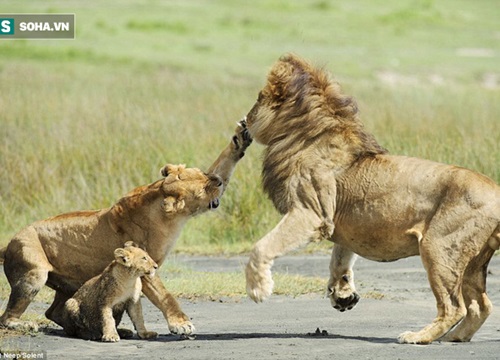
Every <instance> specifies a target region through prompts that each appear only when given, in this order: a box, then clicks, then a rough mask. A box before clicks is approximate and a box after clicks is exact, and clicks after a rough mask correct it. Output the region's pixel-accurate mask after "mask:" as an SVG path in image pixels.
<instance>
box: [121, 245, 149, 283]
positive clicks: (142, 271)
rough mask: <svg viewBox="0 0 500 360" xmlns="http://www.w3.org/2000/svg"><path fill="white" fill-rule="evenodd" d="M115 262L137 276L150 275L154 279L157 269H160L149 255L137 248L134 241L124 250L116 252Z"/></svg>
mask: <svg viewBox="0 0 500 360" xmlns="http://www.w3.org/2000/svg"><path fill="white" fill-rule="evenodd" d="M115 260H116V262H117V263H118V264H120V265H123V266H125V267H126V268H128V269H130V270H131V271H132V272H133V273H134V275H137V276H144V275H148V276H151V277H153V276H154V275H155V272H156V269H158V264H156V263H155V262H154V260H153V259H151V257H150V256H149V255H148V253H147V252H145V251H144V250H142V249H141V248H139V247H137V246H135V244H134V243H133V242H132V241H128V242H127V243H125V246H124V247H123V248H118V249H116V250H115Z"/></svg>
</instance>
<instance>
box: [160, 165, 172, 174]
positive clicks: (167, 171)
mask: <svg viewBox="0 0 500 360" xmlns="http://www.w3.org/2000/svg"><path fill="white" fill-rule="evenodd" d="M174 168H175V165H172V164H167V165H165V166H164V167H162V168H161V169H160V174H161V176H164V177H167V176H168V174H170V173H171V172H172V171H173V170H174Z"/></svg>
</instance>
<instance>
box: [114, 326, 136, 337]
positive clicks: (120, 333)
mask: <svg viewBox="0 0 500 360" xmlns="http://www.w3.org/2000/svg"><path fill="white" fill-rule="evenodd" d="M116 331H117V332H118V336H120V339H130V338H133V337H134V332H133V331H132V330H129V329H123V328H119V329H116Z"/></svg>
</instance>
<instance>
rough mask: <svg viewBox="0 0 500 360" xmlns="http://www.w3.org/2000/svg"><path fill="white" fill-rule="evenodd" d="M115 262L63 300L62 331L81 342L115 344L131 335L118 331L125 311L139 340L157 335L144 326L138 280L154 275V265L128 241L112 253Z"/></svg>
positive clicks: (124, 331)
mask: <svg viewBox="0 0 500 360" xmlns="http://www.w3.org/2000/svg"><path fill="white" fill-rule="evenodd" d="M114 254H115V260H113V262H111V264H110V265H109V266H108V267H106V268H105V269H104V271H103V272H102V274H100V275H97V276H95V277H93V278H92V279H90V280H88V281H87V282H86V283H85V284H83V286H82V287H81V288H80V289H79V290H78V291H77V292H76V293H75V294H74V295H73V297H72V298H70V299H69V300H67V301H66V303H65V305H64V309H63V314H62V318H63V324H62V325H63V328H64V330H65V331H66V333H67V334H68V335H70V336H77V337H80V338H82V339H85V340H102V341H106V342H116V341H119V340H120V336H119V335H118V332H120V335H121V336H122V337H131V336H132V332H131V331H130V330H126V329H118V330H117V328H116V326H117V325H118V324H119V323H120V320H121V317H122V315H123V312H124V311H125V310H126V311H127V313H128V314H129V316H130V319H131V320H132V323H133V324H134V327H135V329H136V330H137V334H138V335H139V337H140V338H141V339H151V338H155V337H156V336H157V335H158V334H157V333H156V332H153V331H147V330H146V328H145V327H144V319H143V317H142V307H141V302H140V295H141V290H142V282H141V279H140V277H141V276H144V275H147V276H154V274H155V271H156V269H157V268H158V265H157V264H156V263H155V262H154V261H153V259H151V257H150V256H149V255H148V254H147V253H146V252H145V251H144V250H142V249H140V248H138V247H136V246H135V244H134V243H133V242H132V241H129V242H127V243H125V246H124V248H118V249H116V250H115V252H114Z"/></svg>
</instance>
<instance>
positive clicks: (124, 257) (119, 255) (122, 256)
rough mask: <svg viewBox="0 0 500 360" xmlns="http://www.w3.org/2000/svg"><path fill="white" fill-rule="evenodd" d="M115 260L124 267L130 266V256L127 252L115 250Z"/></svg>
mask: <svg viewBox="0 0 500 360" xmlns="http://www.w3.org/2000/svg"><path fill="white" fill-rule="evenodd" d="M115 260H116V261H117V262H118V263H120V264H122V265H125V266H129V265H130V256H129V253H128V251H127V250H125V249H122V248H118V249H116V250H115Z"/></svg>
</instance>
